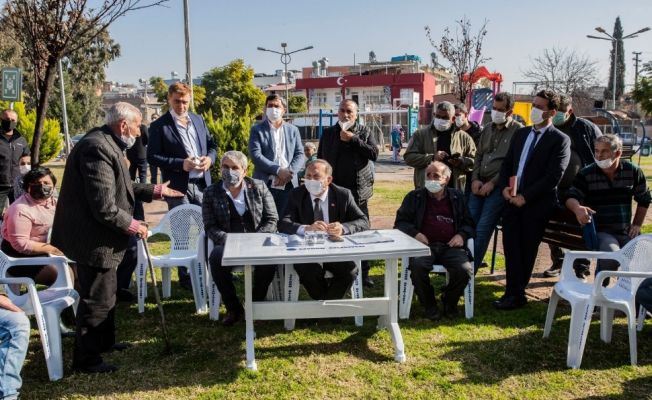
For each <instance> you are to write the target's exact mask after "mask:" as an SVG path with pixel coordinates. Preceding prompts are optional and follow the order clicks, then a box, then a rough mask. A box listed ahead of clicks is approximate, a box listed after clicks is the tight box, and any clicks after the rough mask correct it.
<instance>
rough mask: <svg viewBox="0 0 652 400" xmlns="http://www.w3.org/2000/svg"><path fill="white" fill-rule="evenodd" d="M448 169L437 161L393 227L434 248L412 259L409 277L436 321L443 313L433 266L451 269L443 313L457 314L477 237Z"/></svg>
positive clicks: (408, 199)
mask: <svg viewBox="0 0 652 400" xmlns="http://www.w3.org/2000/svg"><path fill="white" fill-rule="evenodd" d="M450 177H451V170H450V168H449V167H448V166H447V165H446V164H444V163H442V162H439V161H433V162H432V163H430V165H428V167H427V168H426V181H425V187H422V188H418V189H415V190H413V191H411V192H410V193H408V194H407V196H405V198H404V199H403V203H402V204H401V207H400V208H399V209H398V211H397V212H396V221H395V222H394V228H395V229H399V230H401V231H402V232H404V233H405V234H407V235H410V236H412V237H414V238H415V239H416V240H418V241H420V242H421V243H423V244H425V245H427V246H429V247H430V255H429V256H423V257H416V258H410V266H409V269H410V276H411V278H412V284H413V285H414V292H415V293H416V294H417V297H418V298H419V302H420V303H421V305H422V306H423V308H424V310H425V311H424V313H425V317H426V318H428V319H430V320H433V321H437V320H439V319H441V317H442V313H441V312H440V310H439V308H438V307H437V301H436V300H435V291H434V289H433V287H432V285H431V284H430V272H431V271H432V265H433V264H441V265H443V266H444V268H446V271H448V276H449V281H448V284H447V285H446V287H445V289H444V290H443V293H442V295H441V302H442V304H443V307H444V310H443V311H444V315H446V316H447V317H449V318H454V317H456V316H457V315H458V310H457V302H458V301H459V299H460V296H462V293H463V292H464V288H465V287H466V285H467V284H468V282H469V278H470V276H471V274H473V265H472V264H471V260H470V257H469V251H468V249H467V248H466V240H467V239H468V238H470V237H473V236H474V234H475V228H474V226H473V219H472V218H471V215H470V213H469V210H468V207H467V206H466V202H465V200H464V195H463V194H462V192H460V191H459V190H457V189H452V188H449V187H447V185H448V181H449V180H450Z"/></svg>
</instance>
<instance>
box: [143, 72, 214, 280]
mask: <svg viewBox="0 0 652 400" xmlns="http://www.w3.org/2000/svg"><path fill="white" fill-rule="evenodd" d="M189 104H190V87H189V86H188V85H186V84H185V83H182V82H176V83H173V84H172V85H170V87H169V88H168V106H169V111H168V112H166V113H165V114H163V116H162V117H160V118H158V119H157V120H156V121H154V122H152V123H151V125H150V126H149V134H150V137H149V138H148V142H147V161H149V163H150V164H151V165H153V166H155V167H159V168H160V169H161V177H162V180H163V182H167V181H170V187H171V188H173V189H175V190H178V191H180V192H181V193H185V196H184V197H182V198H169V199H166V202H167V203H168V209H169V210H171V209H173V208H174V207H176V206H178V205H181V204H188V203H190V204H196V205H198V206H201V204H202V197H203V194H202V192H203V191H204V189H205V188H206V187H207V186H208V185H210V184H211V174H210V167H211V165H213V164H214V163H215V157H216V154H217V146H216V144H215V141H214V140H213V138H212V136H211V134H210V132H209V131H208V127H207V126H206V122H204V119H203V118H202V117H201V116H199V115H197V114H195V113H192V112H189V111H188V107H189ZM178 273H179V284H180V285H181V287H183V288H186V289H189V290H190V289H192V286H191V284H190V274H188V271H187V270H186V268H184V267H179V268H178Z"/></svg>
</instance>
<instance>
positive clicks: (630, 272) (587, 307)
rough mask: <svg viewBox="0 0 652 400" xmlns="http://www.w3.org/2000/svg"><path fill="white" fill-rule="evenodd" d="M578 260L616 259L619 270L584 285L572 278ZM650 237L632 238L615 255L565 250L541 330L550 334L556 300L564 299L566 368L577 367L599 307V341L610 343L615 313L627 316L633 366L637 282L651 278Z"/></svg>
mask: <svg viewBox="0 0 652 400" xmlns="http://www.w3.org/2000/svg"><path fill="white" fill-rule="evenodd" d="M578 258H589V259H590V258H595V259H609V260H616V261H618V262H619V263H620V269H619V270H618V271H601V272H599V273H598V274H597V276H596V277H595V281H594V282H593V283H592V284H591V283H585V282H583V281H581V280H580V279H578V278H577V277H576V276H575V271H574V270H573V261H575V260H576V259H578ZM651 259H652V235H642V236H639V237H636V238H634V239H633V240H632V241H630V242H629V243H627V244H626V245H625V246H624V247H623V248H622V249H620V250H619V251H616V252H598V251H596V252H593V251H568V252H566V255H565V256H564V263H563V264H562V269H561V278H560V279H559V282H557V283H556V284H555V286H554V288H553V292H552V296H551V297H550V302H549V303H548V313H547V315H546V322H545V326H544V329H543V337H544V338H546V337H548V336H549V335H550V329H551V327H552V321H553V319H554V317H555V310H556V308H557V303H558V302H559V299H560V298H562V299H565V300H566V301H568V302H569V303H570V306H571V322H570V329H569V333H568V354H567V357H566V365H567V366H568V367H569V368H579V367H580V365H581V364H582V355H583V353H584V346H585V344H586V337H587V335H588V331H589V326H590V325H591V317H592V316H593V310H594V307H596V306H599V307H600V339H602V341H603V342H605V343H609V342H611V333H612V326H613V318H614V311H615V310H616V309H618V310H621V311H622V312H624V313H625V315H626V317H627V329H628V333H629V354H630V359H631V364H632V365H636V359H637V355H636V312H635V311H636V306H635V300H634V298H635V296H636V290H637V289H638V286H639V285H640V283H641V282H642V281H643V280H644V279H645V278H649V277H652V264H651V263H650V260H651ZM608 277H615V278H616V283H615V285H614V286H610V287H603V286H602V282H603V281H604V280H605V279H606V278H608Z"/></svg>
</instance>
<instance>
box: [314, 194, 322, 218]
mask: <svg viewBox="0 0 652 400" xmlns="http://www.w3.org/2000/svg"><path fill="white" fill-rule="evenodd" d="M312 212H313V214H314V216H315V221H323V220H324V212H323V211H322V209H321V200H319V199H315V208H313V209H312Z"/></svg>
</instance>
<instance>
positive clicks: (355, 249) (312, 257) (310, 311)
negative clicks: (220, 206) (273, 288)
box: [222, 229, 430, 370]
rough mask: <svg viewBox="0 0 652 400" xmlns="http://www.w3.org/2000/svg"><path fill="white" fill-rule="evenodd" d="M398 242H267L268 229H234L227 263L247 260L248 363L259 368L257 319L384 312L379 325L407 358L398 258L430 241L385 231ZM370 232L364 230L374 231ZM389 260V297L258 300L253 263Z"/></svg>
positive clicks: (397, 355)
mask: <svg viewBox="0 0 652 400" xmlns="http://www.w3.org/2000/svg"><path fill="white" fill-rule="evenodd" d="M378 232H380V233H381V234H382V235H383V236H385V237H389V238H392V239H393V241H392V242H386V243H374V244H366V245H357V244H355V243H353V242H352V241H351V240H349V239H348V238H349V237H352V236H355V235H350V236H345V240H344V242H339V243H333V242H326V243H325V244H323V245H313V246H301V247H296V248H289V247H286V246H285V245H282V246H263V243H264V242H265V239H266V238H268V237H269V236H271V234H268V233H229V234H228V235H227V238H226V244H225V247H224V255H223V257H222V265H225V266H226V265H244V278H245V321H246V342H247V343H246V353H247V368H249V369H251V370H256V369H257V367H256V358H255V355H254V337H255V333H254V320H255V319H259V320H270V319H293V318H332V317H354V316H369V315H378V316H379V319H378V327H379V328H387V329H388V330H389V333H390V335H391V337H392V342H393V344H394V359H395V360H396V361H398V362H404V361H405V349H404V345H403V337H402V336H401V331H400V330H399V326H398V318H397V317H398V315H397V314H398V310H397V304H398V282H397V280H398V259H399V258H401V257H419V256H426V255H429V254H430V249H429V248H428V246H425V245H424V244H422V243H420V242H418V241H417V240H415V239H414V238H412V237H410V236H408V235H406V234H404V233H402V232H400V231H398V230H395V229H390V230H379V231H378ZM368 233H369V231H366V232H361V234H368ZM379 259H380V260H382V259H384V260H385V293H384V296H383V297H375V298H363V299H341V300H321V301H298V302H278V301H265V302H255V303H254V302H253V301H252V274H251V271H252V268H251V267H252V266H253V265H272V264H301V263H309V262H312V263H324V262H336V261H362V260H379Z"/></svg>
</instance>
